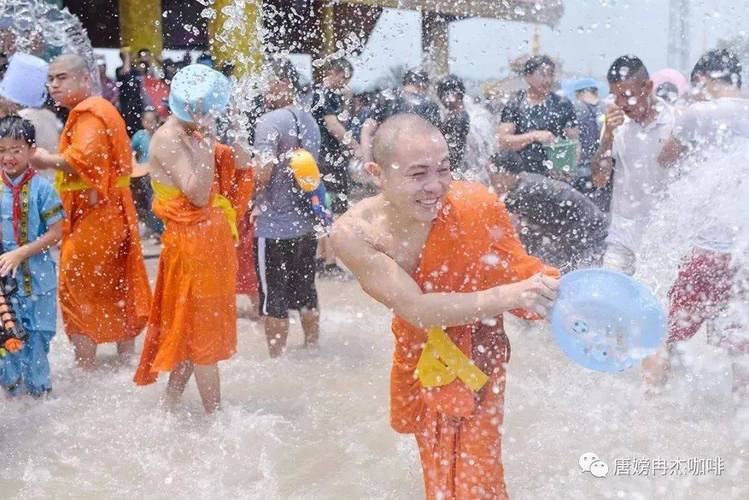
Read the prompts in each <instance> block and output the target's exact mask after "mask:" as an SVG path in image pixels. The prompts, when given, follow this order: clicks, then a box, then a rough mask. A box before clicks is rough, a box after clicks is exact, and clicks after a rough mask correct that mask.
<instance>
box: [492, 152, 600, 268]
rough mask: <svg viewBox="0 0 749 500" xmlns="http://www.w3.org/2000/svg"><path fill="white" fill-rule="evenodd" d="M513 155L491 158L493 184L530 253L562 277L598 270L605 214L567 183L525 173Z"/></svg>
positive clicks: (515, 153)
mask: <svg viewBox="0 0 749 500" xmlns="http://www.w3.org/2000/svg"><path fill="white" fill-rule="evenodd" d="M523 167H524V164H523V160H522V158H520V155H519V154H518V153H517V152H516V151H510V150H504V151H501V152H499V153H497V154H496V155H494V156H493V157H492V165H491V168H490V169H491V170H492V173H491V183H492V186H493V187H494V189H495V190H496V192H497V194H499V195H504V202H505V206H506V207H507V210H508V211H509V212H510V213H511V214H513V215H515V216H516V217H517V218H518V222H519V224H520V226H522V228H523V230H522V231H518V232H519V234H520V239H521V240H522V242H523V246H524V247H525V249H526V250H527V251H528V254H530V255H533V256H535V257H538V258H540V259H542V260H543V261H544V262H547V263H549V264H550V265H552V266H555V267H557V268H559V269H560V270H561V271H562V272H568V271H572V270H574V269H576V268H578V267H586V266H592V265H596V264H597V263H598V261H599V260H600V258H601V257H602V256H603V250H604V248H605V245H604V240H605V238H606V225H607V223H608V221H607V219H606V215H605V214H604V213H603V212H602V211H601V210H599V209H598V207H596V205H595V204H594V203H593V202H592V201H591V200H590V199H588V197H586V196H585V195H584V194H582V193H580V192H579V191H577V190H576V189H575V188H574V187H572V186H570V185H569V184H568V183H566V182H562V181H558V180H556V179H550V178H548V177H546V176H544V175H541V174H534V173H530V172H524V171H523Z"/></svg>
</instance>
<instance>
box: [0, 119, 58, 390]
mask: <svg viewBox="0 0 749 500" xmlns="http://www.w3.org/2000/svg"><path fill="white" fill-rule="evenodd" d="M35 141H36V132H35V130H34V126H33V125H32V124H31V123H30V122H28V121H26V120H24V119H22V118H20V117H19V116H15V115H11V116H6V117H4V118H2V119H0V168H2V172H0V175H1V176H2V183H0V189H1V191H0V240H2V255H0V276H7V275H13V276H15V278H16V282H17V284H18V291H17V292H16V298H17V303H16V315H17V316H18V319H19V321H20V322H21V324H22V325H23V327H24V328H25V329H26V332H27V333H28V336H27V337H26V339H25V341H24V345H23V348H22V349H21V350H20V351H19V352H17V353H7V354H6V355H5V357H4V358H3V359H2V360H0V385H2V386H3V388H5V390H6V391H7V392H8V393H9V394H11V395H16V394H23V393H29V394H31V395H33V396H40V395H43V394H44V393H47V392H49V391H50V390H51V388H52V385H51V383H50V370H49V361H48V360H47V354H48V353H49V342H50V340H52V337H53V336H54V335H55V329H56V319H57V271H56V269H55V263H54V261H53V260H52V257H51V255H50V252H49V249H50V247H51V246H53V245H54V244H56V243H57V242H58V241H59V240H60V237H61V236H62V220H63V211H62V203H61V202H60V198H59V196H58V195H57V192H55V189H54V188H53V187H52V184H51V183H50V182H49V181H48V180H47V179H45V178H44V177H41V176H39V175H36V174H35V172H34V170H33V169H32V168H31V167H30V166H29V159H30V158H31V157H32V156H33V154H34V152H35V150H36V148H35Z"/></svg>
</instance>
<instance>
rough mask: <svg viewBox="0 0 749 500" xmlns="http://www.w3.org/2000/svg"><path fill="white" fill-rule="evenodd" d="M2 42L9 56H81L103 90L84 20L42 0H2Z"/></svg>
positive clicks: (0, 32)
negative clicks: (22, 54)
mask: <svg viewBox="0 0 749 500" xmlns="http://www.w3.org/2000/svg"><path fill="white" fill-rule="evenodd" d="M0 43H1V44H2V47H3V51H4V52H5V53H6V54H13V53H15V52H25V53H29V54H33V55H36V56H39V57H41V58H43V59H45V60H47V61H49V60H51V59H52V58H54V57H55V56H57V55H60V54H62V53H63V52H65V53H73V54H78V55H80V56H82V57H83V58H84V59H85V60H86V65H87V66H88V69H89V71H90V73H91V77H92V80H93V82H94V84H95V86H96V91H97V92H98V91H99V90H100V88H101V84H100V81H99V71H98V69H97V67H96V59H95V57H94V51H93V48H92V47H91V41H90V40H89V38H88V34H87V33H86V30H85V29H84V28H83V25H82V24H81V21H80V20H79V19H78V18H77V17H76V16H75V15H73V14H71V13H70V11H68V9H67V8H64V9H60V8H59V7H57V6H55V5H50V4H48V3H46V2H44V1H42V0H0Z"/></svg>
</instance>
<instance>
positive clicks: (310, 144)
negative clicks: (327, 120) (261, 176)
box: [254, 105, 320, 239]
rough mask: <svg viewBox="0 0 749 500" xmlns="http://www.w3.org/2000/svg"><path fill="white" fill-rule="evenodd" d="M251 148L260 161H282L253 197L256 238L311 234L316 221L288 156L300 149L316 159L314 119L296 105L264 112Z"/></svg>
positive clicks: (318, 138) (293, 236)
mask: <svg viewBox="0 0 749 500" xmlns="http://www.w3.org/2000/svg"><path fill="white" fill-rule="evenodd" d="M254 147H255V149H256V150H258V152H259V153H260V155H261V158H262V156H263V155H268V156H272V157H278V158H280V159H281V161H280V163H278V164H277V165H276V167H275V168H274V169H273V173H272V174H271V178H270V181H269V182H268V184H267V185H266V186H264V187H262V188H261V189H259V190H258V192H257V194H256V201H255V206H256V207H257V209H258V210H257V219H256V230H257V231H256V237H259V238H272V239H286V238H295V237H298V236H302V235H306V234H310V233H313V232H314V225H315V219H314V217H313V216H312V214H311V213H310V212H309V210H308V209H307V207H306V206H305V204H304V203H303V197H302V194H301V193H300V190H299V188H298V186H297V184H296V181H295V180H294V178H293V177H292V175H291V173H290V169H289V158H288V156H289V153H290V152H291V151H293V150H295V149H297V148H303V149H306V150H307V151H309V152H310V153H311V154H312V156H314V157H315V159H317V158H318V156H319V151H320V131H319V129H318V126H317V122H316V121H315V118H314V117H313V116H312V115H311V114H310V113H309V112H307V111H305V110H304V109H303V108H301V107H300V106H298V105H293V106H286V107H283V108H280V109H276V110H274V111H271V112H269V113H266V114H264V115H263V116H261V117H260V118H259V119H258V122H257V126H256V127H255V143H254Z"/></svg>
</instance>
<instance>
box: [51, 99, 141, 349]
mask: <svg viewBox="0 0 749 500" xmlns="http://www.w3.org/2000/svg"><path fill="white" fill-rule="evenodd" d="M59 151H60V154H61V155H62V156H63V157H64V158H65V161H66V162H67V163H68V164H69V165H71V166H72V167H73V168H75V170H76V173H77V175H76V174H68V173H66V174H59V175H58V178H59V180H60V181H61V182H60V184H59V185H58V188H59V189H60V190H61V193H60V196H61V198H62V203H63V208H64V209H65V215H66V219H65V223H64V225H63V236H62V245H61V248H60V278H59V297H60V308H61V310H62V319H63V323H64V325H65V332H66V333H67V334H68V335H85V336H87V337H89V338H90V339H92V340H93V341H94V342H96V343H97V344H101V343H105V342H118V341H124V340H128V339H131V338H133V337H135V336H137V335H138V334H139V333H140V331H141V330H142V329H143V327H144V326H145V325H146V321H147V319H148V311H149V309H150V301H151V289H150V287H149V284H148V276H147V274H146V268H145V265H144V263H143V253H142V249H141V246H140V235H139V233H138V218H137V216H136V213H135V205H134V204H133V198H132V194H131V193H130V188H129V187H128V186H127V182H128V180H127V177H128V176H129V175H130V173H131V171H132V152H131V149H130V140H129V138H128V136H127V132H126V131H125V122H124V121H123V119H122V117H121V116H120V113H119V112H118V111H117V109H115V107H114V106H112V104H111V103H110V102H109V101H107V100H105V99H103V98H101V97H90V98H88V99H86V100H84V101H83V102H81V103H80V104H78V105H77V106H76V107H75V108H73V109H72V110H71V112H70V115H69V117H68V121H67V122H66V123H65V128H64V130H63V131H62V135H61V136H60V148H59Z"/></svg>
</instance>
